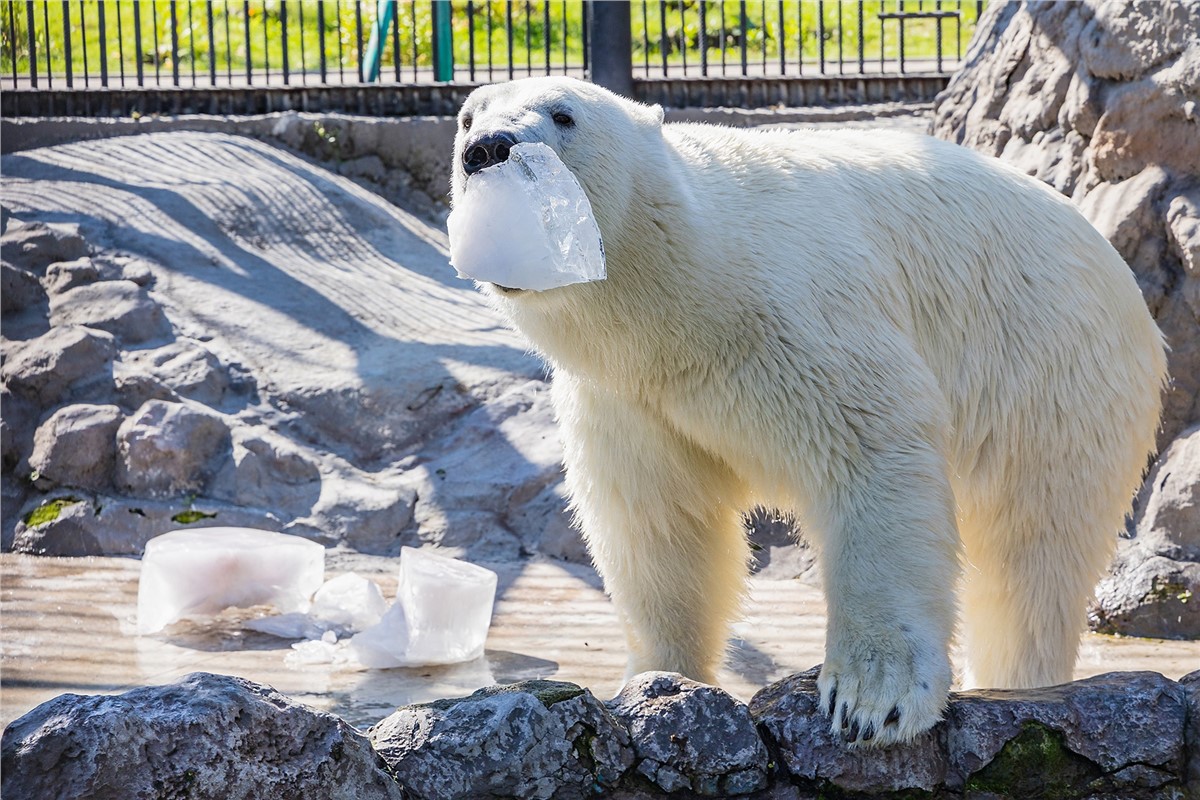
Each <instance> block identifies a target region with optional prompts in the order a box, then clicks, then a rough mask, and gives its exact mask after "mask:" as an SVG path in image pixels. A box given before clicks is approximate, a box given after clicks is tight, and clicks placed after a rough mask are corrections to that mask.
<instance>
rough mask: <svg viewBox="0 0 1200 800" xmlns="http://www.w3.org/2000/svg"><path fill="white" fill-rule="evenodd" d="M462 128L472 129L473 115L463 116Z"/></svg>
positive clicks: (465, 129)
mask: <svg viewBox="0 0 1200 800" xmlns="http://www.w3.org/2000/svg"><path fill="white" fill-rule="evenodd" d="M462 129H463V130H464V131H469V130H471V117H470V115H467V116H465V117H463V118H462Z"/></svg>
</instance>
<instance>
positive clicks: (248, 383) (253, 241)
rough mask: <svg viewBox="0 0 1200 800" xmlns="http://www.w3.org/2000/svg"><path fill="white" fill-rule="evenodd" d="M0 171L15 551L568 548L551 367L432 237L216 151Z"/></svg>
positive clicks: (238, 140)
mask: <svg viewBox="0 0 1200 800" xmlns="http://www.w3.org/2000/svg"><path fill="white" fill-rule="evenodd" d="M377 167H378V165H377V164H375V163H374V162H369V163H368V162H363V163H361V164H357V165H356V166H355V169H358V170H359V171H360V172H361V171H362V170H367V171H371V170H375V171H377ZM2 172H3V187H4V204H5V220H6V230H5V232H4V234H3V237H2V239H0V255H2V256H3V262H4V263H3V267H4V272H3V278H4V286H3V289H4V303H5V305H4V316H3V330H2V333H3V342H2V346H3V383H4V397H3V402H4V415H3V434H4V436H3V438H4V443H3V445H4V446H3V450H4V453H3V454H4V461H3V466H4V483H5V491H4V494H3V498H4V509H3V512H4V513H3V527H4V543H5V546H6V547H11V546H15V547H17V548H18V549H23V550H26V551H28V552H38V553H56V554H61V555H88V554H138V553H140V552H141V548H142V546H143V545H144V544H145V541H146V539H147V538H149V537H150V536H153V535H156V534H158V533H162V532H164V531H166V530H169V529H171V528H175V527H180V525H181V523H180V522H178V521H177V520H175V519H174V518H175V517H178V516H180V515H184V518H188V517H191V518H194V519H196V520H197V521H201V522H203V524H230V525H237V524H250V525H254V526H257V527H264V528H268V529H271V530H285V531H289V532H293V533H297V534H300V535H303V536H308V537H310V538H314V539H317V540H319V541H322V542H324V543H327V544H336V543H343V544H347V545H349V546H351V547H353V548H355V549H357V550H361V551H365V552H372V553H392V554H394V553H397V552H399V548H400V546H401V544H413V545H421V544H437V545H441V546H444V547H449V548H454V549H455V550H457V552H459V553H462V554H465V555H467V556H469V557H471V558H475V559H508V558H514V557H517V556H519V555H521V554H528V553H532V552H536V551H537V550H538V547H539V542H540V539H541V537H542V535H543V533H544V532H547V531H550V532H552V533H553V535H554V536H555V539H556V543H555V549H556V550H560V551H563V552H577V551H578V550H579V548H578V545H576V544H572V543H571V542H569V541H562V540H563V539H564V537H565V538H566V539H570V538H571V537H572V536H575V534H574V533H573V532H572V531H570V529H569V528H565V529H564V526H563V524H562V522H563V518H564V514H563V505H564V502H563V499H562V492H561V488H560V486H561V474H560V473H561V467H560V447H559V443H558V438H557V433H556V430H555V428H554V425H553V420H552V418H551V410H550V404H549V398H548V392H547V386H546V383H545V380H544V376H543V373H542V367H541V365H540V364H539V363H538V362H537V361H536V360H535V359H534V358H533V357H532V356H530V355H529V354H528V353H527V352H526V348H525V345H524V344H523V343H522V342H521V341H520V340H519V339H518V338H517V337H516V335H515V334H513V333H512V332H510V331H509V330H507V329H506V328H505V327H504V325H503V323H502V322H501V320H500V318H499V317H498V316H497V315H496V314H495V313H494V312H493V311H492V310H491V309H490V308H489V307H488V306H487V305H486V303H485V301H484V300H483V299H482V297H480V296H479V294H478V293H477V292H476V291H475V290H474V288H473V287H472V286H471V285H470V284H469V283H468V282H465V281H461V280H457V279H456V278H455V277H454V271H453V270H452V269H451V268H450V267H449V265H448V263H447V249H446V239H445V234H444V233H443V232H442V231H440V230H438V229H436V228H434V227H431V226H430V225H429V224H427V223H425V222H424V221H422V220H420V219H418V218H416V217H414V216H412V215H410V214H407V213H405V212H404V211H401V210H399V209H397V208H395V207H393V206H390V205H388V204H387V203H385V202H383V201H381V200H380V199H379V198H378V197H376V196H374V195H372V194H370V193H368V192H366V191H364V190H362V189H360V188H359V187H358V186H356V185H354V184H353V183H352V182H350V181H349V180H347V179H345V178H343V177H341V176H339V175H337V174H334V173H332V172H329V171H327V170H325V169H322V168H320V167H318V166H315V165H313V164H311V163H309V162H307V161H305V160H303V159H301V158H298V157H296V156H293V155H290V154H289V153H287V152H286V151H284V150H282V149H279V148H276V147H273V146H270V145H267V144H263V143H260V142H257V141H254V140H252V139H247V138H242V137H237V136H231V135H225V134H215V133H186V132H184V133H158V134H147V135H140V136H128V137H117V138H109V139H103V140H99V141H91V142H86V143H79V144H66V145H59V146H55V147H45V148H40V149H34V150H27V151H23V152H20V153H15V154H10V155H7V156H4V159H3V170H2ZM45 219H54V220H56V222H55V223H53V224H43V223H42V222H40V220H45ZM99 407H103V408H104V409H105V411H104V412H103V416H104V419H103V424H102V423H101V421H99V420H98V419H97V418H96V415H97V414H99V413H101V412H97V411H95V410H94V409H95V408H99ZM114 408H115V409H116V410H117V412H118V413H119V417H117V418H116V419H117V422H118V425H117V427H116V429H115V430H111V431H110V430H109V428H110V427H111V423H112V421H113V419H111V417H112V413H111V412H112V409H114ZM87 409H92V410H91V411H87V412H86V413H85V410H87ZM55 431H58V432H61V433H62V434H63V435H64V436H70V437H72V440H73V441H77V442H82V441H85V438H84V437H87V438H86V441H87V442H88V443H89V452H93V450H92V445H95V449H94V452H95V453H97V454H98V457H97V459H95V462H94V463H93V464H91V465H86V464H84V463H82V461H83V460H86V459H84V456H83V455H82V454H81V453H79V452H78V451H77V450H75V449H74V448H72V447H68V446H66V445H67V443H66V442H63V443H60V445H59V446H53V444H52V443H51V442H49V441H48V439H49V437H51V434H52V433H53V432H55ZM39 432H40V433H39ZM35 434H38V435H35ZM110 434H111V436H110ZM39 436H40V438H39ZM99 439H104V440H105V441H103V442H100V441H99ZM110 439H111V442H110V441H109V440H110ZM93 440H96V441H93ZM110 456H111V458H110ZM31 478H37V480H31ZM70 499H74V500H80V501H86V502H85V503H82V504H80V503H76V504H74V505H71V504H65V503H62V502H60V503H58V505H60V506H63V507H64V513H60V514H58V515H57V516H56V515H54V514H53V513H52V511H53V508H51V507H49V506H48V504H51V505H53V504H54V503H55V501H67V500H70ZM76 506H78V507H76ZM84 507H86V508H88V509H92V511H91V512H89V513H90V514H91V516H88V515H87V514H84V513H83V508H84ZM39 509H41V511H40V512H39ZM66 509H70V510H69V511H68V510H66ZM189 512H196V513H194V514H191V513H189ZM200 515H216V516H215V517H213V516H200ZM31 521H36V522H37V524H36V525H31V524H30V522H31Z"/></svg>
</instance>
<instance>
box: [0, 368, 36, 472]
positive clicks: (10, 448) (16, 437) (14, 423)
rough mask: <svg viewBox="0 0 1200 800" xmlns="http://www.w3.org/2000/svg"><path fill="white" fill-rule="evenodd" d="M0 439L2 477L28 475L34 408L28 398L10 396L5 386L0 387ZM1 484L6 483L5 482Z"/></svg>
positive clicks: (33, 426)
mask: <svg viewBox="0 0 1200 800" xmlns="http://www.w3.org/2000/svg"><path fill="white" fill-rule="evenodd" d="M0 409H2V410H3V413H2V414H0V438H2V451H0V452H2V453H3V465H4V472H5V477H6V478H7V476H8V474H9V473H14V472H18V471H20V472H21V473H23V477H25V476H28V474H29V462H28V458H29V454H30V453H31V452H33V434H34V431H35V430H37V423H38V405H37V403H35V402H34V401H32V400H30V399H29V398H28V397H24V396H22V395H18V394H14V393H13V392H11V391H9V389H8V386H7V385H6V386H4V387H2V388H0ZM5 483H8V481H7V480H6V481H5Z"/></svg>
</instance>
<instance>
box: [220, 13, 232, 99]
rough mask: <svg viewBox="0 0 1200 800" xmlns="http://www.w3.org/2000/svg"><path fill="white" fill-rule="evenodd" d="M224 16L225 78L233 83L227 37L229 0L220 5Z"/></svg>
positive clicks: (230, 53) (229, 44)
mask: <svg viewBox="0 0 1200 800" xmlns="http://www.w3.org/2000/svg"><path fill="white" fill-rule="evenodd" d="M221 10H222V11H223V12H224V13H223V14H222V16H223V17H224V18H225V80H226V81H227V82H228V83H229V84H230V85H231V86H232V85H233V42H232V40H231V39H230V38H229V0H225V4H224V5H223V6H222V7H221Z"/></svg>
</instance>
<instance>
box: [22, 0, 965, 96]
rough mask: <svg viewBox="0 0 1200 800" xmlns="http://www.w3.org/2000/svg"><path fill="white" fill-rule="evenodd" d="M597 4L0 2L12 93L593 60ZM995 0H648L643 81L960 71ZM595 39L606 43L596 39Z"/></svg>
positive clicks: (544, 69) (480, 74) (316, 79)
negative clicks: (989, 0) (592, 20)
mask: <svg viewBox="0 0 1200 800" xmlns="http://www.w3.org/2000/svg"><path fill="white" fill-rule="evenodd" d="M586 5H587V3H586V2H583V1H582V0H569V1H568V0H560V1H557V2H556V1H555V0H544V1H543V2H533V1H532V0H525V1H524V2H520V1H514V0H506V1H505V2H489V1H485V2H473V0H423V1H422V0H409V1H408V2H397V0H390V1H389V2H350V1H346V2H341V1H338V2H333V1H330V0H320V1H317V0H303V1H302V0H290V1H288V2H282V1H277V2H272V1H271V0H259V1H258V2H246V1H245V0H242V1H240V2H236V1H233V0H207V1H203V2H202V1H197V0H169V1H168V0H142V1H141V2H137V1H134V2H111V1H110V2H103V0H101V1H99V2H98V1H97V0H78V1H77V2H71V1H70V0H62V1H61V2H53V1H46V0H39V1H37V2H33V1H29V2H5V3H3V6H2V8H0V14H2V18H0V68H2V69H3V70H4V73H5V74H4V77H3V80H2V82H0V85H3V86H4V88H6V89H10V90H18V91H20V90H62V89H85V90H86V89H94V88H106V89H114V88H121V89H125V88H137V87H185V88H200V87H221V88H227V89H228V88H237V87H277V86H328V85H344V84H349V85H354V84H358V85H362V84H369V83H376V82H383V83H391V84H407V85H413V84H437V83H477V82H484V81H487V82H491V81H496V80H505V79H512V78H515V77H522V76H526V75H546V74H574V75H579V76H583V75H585V74H586V73H587V70H588V66H589V64H588V52H589V42H588V37H589V28H588V14H587V13H586V11H585V7H586ZM982 6H983V3H982V2H981V0H857V1H856V0H804V2H798V1H797V0H787V1H786V2H785V0H778V2H776V1H775V0H772V1H771V2H768V0H758V2H754V1H753V0H751V1H749V2H747V0H738V1H737V2H732V1H729V0H720V1H718V2H711V1H709V2H702V1H701V0H655V1H654V2H651V0H634V2H633V3H632V4H631V6H630V23H631V24H630V37H631V42H630V43H631V50H632V64H631V65H630V69H631V72H632V74H633V75H634V76H636V77H639V78H642V79H655V78H663V77H665V78H672V79H674V78H681V77H682V78H688V77H714V76H717V77H728V78H753V77H762V76H805V75H813V76H820V75H847V74H859V75H871V74H874V75H900V74H906V73H913V72H915V73H922V74H946V73H948V72H949V71H952V70H953V68H954V67H955V66H957V64H958V62H959V60H960V59H961V58H962V53H963V48H964V43H965V42H966V41H967V40H968V39H969V37H970V34H971V32H972V31H973V29H974V25H975V22H976V21H977V19H978V17H979V14H980V12H981V10H982ZM593 44H596V43H593Z"/></svg>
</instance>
